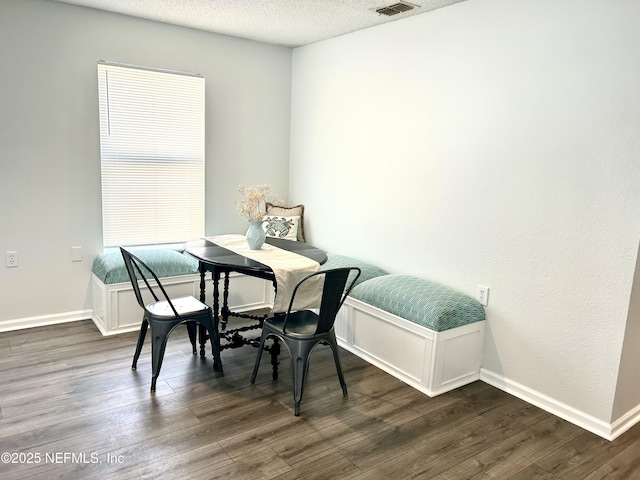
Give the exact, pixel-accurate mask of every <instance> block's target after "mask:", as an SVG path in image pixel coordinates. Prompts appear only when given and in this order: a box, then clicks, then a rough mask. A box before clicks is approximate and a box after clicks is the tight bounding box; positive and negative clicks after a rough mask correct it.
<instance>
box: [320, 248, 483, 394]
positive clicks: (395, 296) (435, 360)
mask: <svg viewBox="0 0 640 480" xmlns="http://www.w3.org/2000/svg"><path fill="white" fill-rule="evenodd" d="M328 257H329V261H328V262H327V264H325V265H324V266H323V268H333V266H336V267H337V266H340V267H345V266H356V267H359V268H361V269H362V271H363V275H362V277H363V278H361V279H359V281H358V283H357V285H355V286H354V288H353V290H352V291H351V293H350V295H349V297H347V299H346V300H345V303H344V305H343V307H342V309H341V310H340V312H339V314H338V318H337V320H336V325H335V330H336V336H337V337H338V343H339V344H340V345H341V346H342V347H343V348H345V349H346V350H349V351H350V352H352V353H354V354H356V355H358V356H359V357H361V358H364V359H365V360H367V361H369V362H370V363H372V364H374V365H376V366H378V367H379V368H381V369H383V370H385V371H387V372H388V373H390V374H391V375H394V376H395V377H397V378H399V379H400V380H402V381H404V382H405V383H407V384H409V385H411V386H413V387H414V388H417V389H418V390H420V391H422V392H424V393H426V394H427V395H429V396H435V395H439V394H441V393H444V392H447V391H449V390H452V389H454V388H457V387H460V386H462V385H466V384H467V383H470V382H473V381H475V380H478V379H479V378H480V366H481V363H482V348H483V346H482V344H483V341H484V326H485V312H484V309H483V307H482V306H481V305H480V303H479V302H477V301H476V300H475V299H473V298H471V297H469V296H467V295H464V294H462V293H460V292H458V291H456V290H454V289H451V288H449V287H446V286H444V285H441V284H438V283H436V282H433V281H430V280H427V279H423V278H418V277H415V276H412V275H401V274H386V273H385V272H384V271H383V270H381V269H379V268H378V267H375V266H373V265H370V264H367V263H366V262H362V261H359V260H356V259H351V258H349V257H345V256H335V257H337V258H336V259H335V260H334V255H328ZM365 272H366V273H365Z"/></svg>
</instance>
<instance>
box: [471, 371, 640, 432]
mask: <svg viewBox="0 0 640 480" xmlns="http://www.w3.org/2000/svg"><path fill="white" fill-rule="evenodd" d="M480 380H482V381H483V382H485V383H488V384H489V385H493V386H494V387H496V388H499V389H500V390H502V391H504V392H507V393H509V394H511V395H513V396H515V397H518V398H520V399H522V400H524V401H525V402H527V403H530V404H532V405H535V406H536V407H539V408H541V409H543V410H545V411H547V412H549V413H552V414H553V415H556V416H558V417H560V418H562V419H564V420H566V421H568V422H571V423H573V424H574V425H577V426H579V427H580V428H584V429H585V430H588V431H589V432H591V433H595V434H596V435H599V436H600V437H602V438H605V439H607V440H615V439H616V437H618V436H620V435H621V434H622V433H624V432H625V431H626V430H628V429H629V428H631V426H632V425H633V424H634V423H635V422H637V421H638V420H640V406H639V408H638V409H636V411H635V413H634V414H633V415H630V416H629V418H628V419H626V420H624V421H621V423H620V425H619V426H616V428H614V427H613V425H612V424H609V423H607V422H604V421H602V420H599V419H597V418H595V417H593V416H591V415H589V414H586V413H584V412H582V411H580V410H577V409H576V408H573V407H571V406H569V405H566V404H564V403H562V402H559V401H558V400H555V399H554V398H551V397H549V396H547V395H545V394H543V393H540V392H537V391H535V390H533V389H531V388H529V387H526V386H524V385H521V384H519V383H517V382H514V381H512V380H509V379H508V378H505V377H503V376H502V375H498V374H496V373H493V372H490V371H488V370H485V369H484V368H483V369H480ZM632 419H635V422H633V423H631V420H632Z"/></svg>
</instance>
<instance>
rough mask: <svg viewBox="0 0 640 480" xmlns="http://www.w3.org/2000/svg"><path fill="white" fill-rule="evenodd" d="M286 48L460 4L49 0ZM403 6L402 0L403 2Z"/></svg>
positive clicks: (415, 0)
mask: <svg viewBox="0 0 640 480" xmlns="http://www.w3.org/2000/svg"><path fill="white" fill-rule="evenodd" d="M54 1H58V2H62V3H70V4H74V5H80V6H84V7H91V8H96V9H99V10H106V11H109V12H115V13H121V14H124V15H131V16H133V17H140V18H145V19H148V20H155V21H158V22H164V23H170V24H174V25H181V26H185V27H191V28H197V29H200V30H206V31H209V32H215V33H221V34H224V35H231V36H234V37H241V38H247V39H250V40H257V41H259V42H266V43H273V44H276V45H284V46H288V47H297V46H300V45H307V44H309V43H313V42H317V41H319V40H325V39H327V38H333V37H337V36H340V35H344V34H345V33H349V32H354V31H356V30H362V29H363V28H368V27H373V26H375V25H379V24H382V23H386V22H391V21H394V20H399V19H401V18H405V17H408V16H411V15H417V14H421V13H425V12H428V11H430V10H435V9H437V8H442V7H446V6H448V5H452V4H454V3H458V2H461V1H464V0H412V1H411V2H405V3H411V4H413V5H419V7H417V8H414V9H413V10H411V11H408V12H404V13H400V14H397V15H394V16H391V17H387V16H384V15H379V14H378V13H376V12H375V11H374V10H375V9H377V8H380V7H384V6H388V5H392V4H394V3H397V2H398V1H401V0H145V1H141V0H54ZM402 1H404V0H402Z"/></svg>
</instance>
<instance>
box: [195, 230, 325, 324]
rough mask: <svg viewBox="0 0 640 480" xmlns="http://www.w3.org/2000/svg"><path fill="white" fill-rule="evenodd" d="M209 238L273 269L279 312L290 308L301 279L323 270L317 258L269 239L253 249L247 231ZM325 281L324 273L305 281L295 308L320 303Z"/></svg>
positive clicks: (313, 305) (275, 302)
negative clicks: (278, 244) (240, 233)
mask: <svg viewBox="0 0 640 480" xmlns="http://www.w3.org/2000/svg"><path fill="white" fill-rule="evenodd" d="M206 240H209V241H210V242H213V243H215V244H216V245H219V246H221V247H223V248H226V249H227V250H231V251H232V252H234V253H237V254H239V255H242V256H245V257H247V258H250V259H252V260H255V261H257V262H260V263H263V264H264V265H267V266H268V267H269V268H271V270H273V273H274V275H275V277H276V285H277V288H276V297H275V300H274V305H273V311H274V312H277V313H280V312H286V311H287V309H288V308H289V303H290V302H291V295H292V294H293V289H294V288H295V286H296V285H297V284H298V282H299V281H300V280H302V279H303V278H304V277H306V276H307V275H309V274H311V273H314V272H317V271H319V270H320V264H319V263H318V262H316V261H315V260H312V259H310V258H307V257H305V256H304V255H299V254H297V253H294V252H289V251H287V250H283V249H282V248H278V247H274V246H273V245H270V244H268V243H265V244H264V245H263V246H262V248H261V249H260V250H251V249H250V248H249V246H248V245H247V240H246V238H245V236H244V235H214V236H212V237H206ZM323 282H324V277H323V276H320V277H318V278H316V279H312V280H310V281H308V282H305V284H304V285H303V288H300V289H298V293H297V294H296V301H295V304H294V306H293V308H292V310H303V309H305V308H316V307H319V306H320V300H321V299H322V287H323V285H324V283H323Z"/></svg>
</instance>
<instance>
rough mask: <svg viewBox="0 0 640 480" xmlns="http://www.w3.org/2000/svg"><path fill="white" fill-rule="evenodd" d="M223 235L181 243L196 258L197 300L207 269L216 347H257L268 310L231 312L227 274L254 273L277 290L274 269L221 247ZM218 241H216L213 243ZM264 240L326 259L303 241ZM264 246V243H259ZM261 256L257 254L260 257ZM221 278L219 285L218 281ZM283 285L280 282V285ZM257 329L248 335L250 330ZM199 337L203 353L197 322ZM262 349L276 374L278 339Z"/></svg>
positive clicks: (279, 247)
mask: <svg viewBox="0 0 640 480" xmlns="http://www.w3.org/2000/svg"><path fill="white" fill-rule="evenodd" d="M224 237H225V236H212V237H204V238H201V239H198V240H193V241H190V242H187V243H186V244H185V252H186V253H188V254H189V255H191V256H192V257H194V258H195V259H196V260H197V261H198V270H199V272H200V301H202V302H205V298H206V296H205V293H206V288H207V283H208V282H207V279H206V276H207V273H210V274H211V283H212V287H213V293H212V301H213V305H212V306H211V307H212V314H213V319H214V324H215V327H216V329H217V330H218V337H219V341H220V350H221V351H222V350H225V349H230V348H238V347H242V346H244V345H251V346H253V347H258V346H259V344H260V334H261V329H262V325H263V322H264V320H265V318H267V317H268V314H254V313H251V312H233V311H232V310H231V309H230V307H229V275H230V273H232V272H236V273H240V274H243V275H249V276H252V277H257V278H260V279H263V280H267V281H270V282H272V284H273V288H274V292H275V293H276V294H277V292H278V278H277V277H279V275H278V276H277V275H276V274H275V273H274V269H273V268H272V267H270V266H269V265H268V264H266V263H263V262H260V261H258V260H256V259H254V258H251V256H253V255H250V253H251V252H247V253H248V254H249V256H247V255H244V254H243V253H242V252H241V251H240V252H238V251H234V250H233V249H230V248H225V247H224V246H221V245H220V244H219V243H222V244H224V243H223V242H222V241H220V240H219V239H223V238H224ZM216 241H218V243H216ZM265 244H266V246H267V249H268V250H273V251H274V252H276V251H285V252H290V253H292V254H297V255H300V256H302V257H304V258H303V260H310V261H312V262H317V264H318V265H322V264H324V263H325V262H326V261H327V255H326V253H325V252H324V251H323V250H321V249H319V248H317V247H315V246H313V245H311V244H309V243H305V242H299V241H295V240H288V239H282V238H278V237H269V236H268V237H266V240H265ZM263 248H265V247H263ZM260 258H261V257H260ZM221 281H222V285H221ZM281 287H283V285H281ZM231 317H233V318H234V319H243V322H242V325H239V326H233V325H229V319H230V318H231ZM255 330H258V332H257V334H255V335H252V334H251V331H255ZM198 334H199V341H200V356H201V357H203V358H204V357H205V354H206V352H205V349H206V342H207V340H208V333H207V332H206V329H205V328H203V327H202V326H200V328H199V329H198ZM265 350H267V351H268V352H269V354H270V355H271V365H272V377H273V379H274V380H276V379H277V378H278V355H279V354H280V344H279V341H278V339H274V341H273V343H272V344H271V345H268V346H265Z"/></svg>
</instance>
